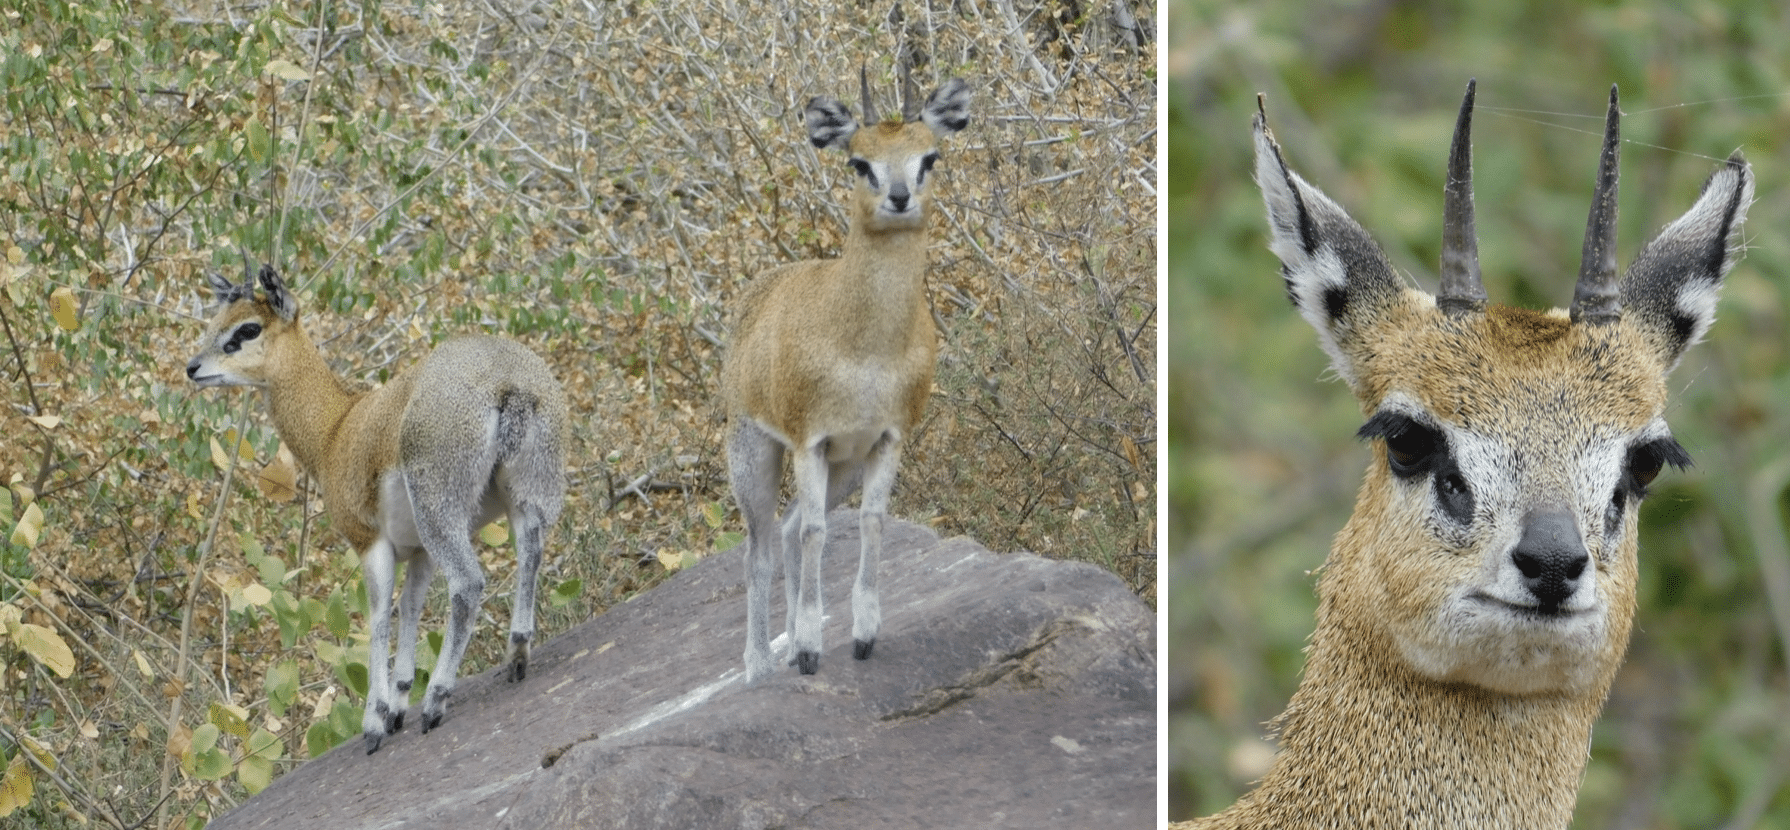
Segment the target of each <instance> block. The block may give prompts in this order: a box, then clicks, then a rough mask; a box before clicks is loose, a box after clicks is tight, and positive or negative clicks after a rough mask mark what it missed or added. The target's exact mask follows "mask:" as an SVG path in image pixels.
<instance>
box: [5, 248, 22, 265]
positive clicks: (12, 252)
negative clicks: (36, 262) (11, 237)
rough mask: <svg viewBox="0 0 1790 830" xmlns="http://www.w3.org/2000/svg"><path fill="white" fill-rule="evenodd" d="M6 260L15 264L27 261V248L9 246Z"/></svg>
mask: <svg viewBox="0 0 1790 830" xmlns="http://www.w3.org/2000/svg"><path fill="white" fill-rule="evenodd" d="M6 261H7V262H10V263H12V264H13V265H17V264H19V263H21V262H24V261H25V249H24V248H21V247H19V246H17V245H11V246H8V247H7V249H6Z"/></svg>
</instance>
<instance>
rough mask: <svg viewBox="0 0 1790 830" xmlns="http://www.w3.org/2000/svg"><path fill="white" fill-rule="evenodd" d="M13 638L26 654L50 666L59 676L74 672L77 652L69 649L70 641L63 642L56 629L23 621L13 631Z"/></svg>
mask: <svg viewBox="0 0 1790 830" xmlns="http://www.w3.org/2000/svg"><path fill="white" fill-rule="evenodd" d="M13 640H14V641H16V642H17V643H18V644H19V648H20V649H22V650H23V651H24V652H25V653H26V654H29V655H31V656H32V657H34V658H36V659H37V662H39V663H42V664H44V665H45V666H48V667H49V669H50V671H53V672H55V673H56V675H57V676H58V677H67V676H69V675H71V674H74V671H75V653H74V652H72V651H70V650H69V648H68V643H65V642H63V641H62V637H61V635H59V634H57V633H56V632H55V631H52V630H50V629H48V628H45V627H43V626H41V625H32V624H31V623H21V624H20V625H19V627H18V628H17V629H15V630H14V631H13Z"/></svg>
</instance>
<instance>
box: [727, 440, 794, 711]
mask: <svg viewBox="0 0 1790 830" xmlns="http://www.w3.org/2000/svg"><path fill="white" fill-rule="evenodd" d="M736 421H737V422H736V423H735V425H734V428H733V431H732V432H731V433H730V434H729V435H728V438H727V476H728V481H729V483H730V484H731V485H732V487H733V497H734V500H735V501H737V502H738V503H739V506H740V514H741V515H742V516H743V517H745V519H746V652H745V663H746V682H748V683H756V682H758V681H759V680H762V679H764V678H765V677H768V676H770V674H771V667H772V660H771V645H770V612H771V608H770V606H771V598H770V597H771V578H772V577H773V576H776V573H777V546H778V542H779V540H778V531H777V479H778V478H779V476H781V474H782V472H783V470H782V466H783V445H782V444H779V443H777V439H775V438H773V437H771V435H770V434H769V433H767V432H765V431H764V430H763V429H760V428H759V427H758V425H757V424H754V423H752V422H751V421H750V420H749V419H746V418H737V419H736Z"/></svg>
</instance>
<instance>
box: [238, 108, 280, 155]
mask: <svg viewBox="0 0 1790 830" xmlns="http://www.w3.org/2000/svg"><path fill="white" fill-rule="evenodd" d="M242 131H243V137H244V138H245V139H247V141H248V144H249V158H251V159H253V160H255V161H258V162H265V161H267V160H268V158H269V157H271V156H272V155H273V140H272V139H271V138H269V137H268V135H267V128H266V127H264V126H262V125H261V122H260V121H259V120H257V119H254V118H251V119H249V120H248V123H246V124H244V125H243V129H242Z"/></svg>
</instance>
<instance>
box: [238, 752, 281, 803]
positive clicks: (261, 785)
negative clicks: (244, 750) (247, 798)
mask: <svg viewBox="0 0 1790 830" xmlns="http://www.w3.org/2000/svg"><path fill="white" fill-rule="evenodd" d="M236 780H238V781H241V782H242V788H243V789H245V790H248V791H249V795H254V794H255V793H258V792H261V791H262V790H265V789H267V785H268V784H271V783H273V761H271V760H269V759H267V758H258V757H256V756H253V755H251V756H249V757H247V758H244V759H242V765H241V766H238V767H237V768H236Z"/></svg>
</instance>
